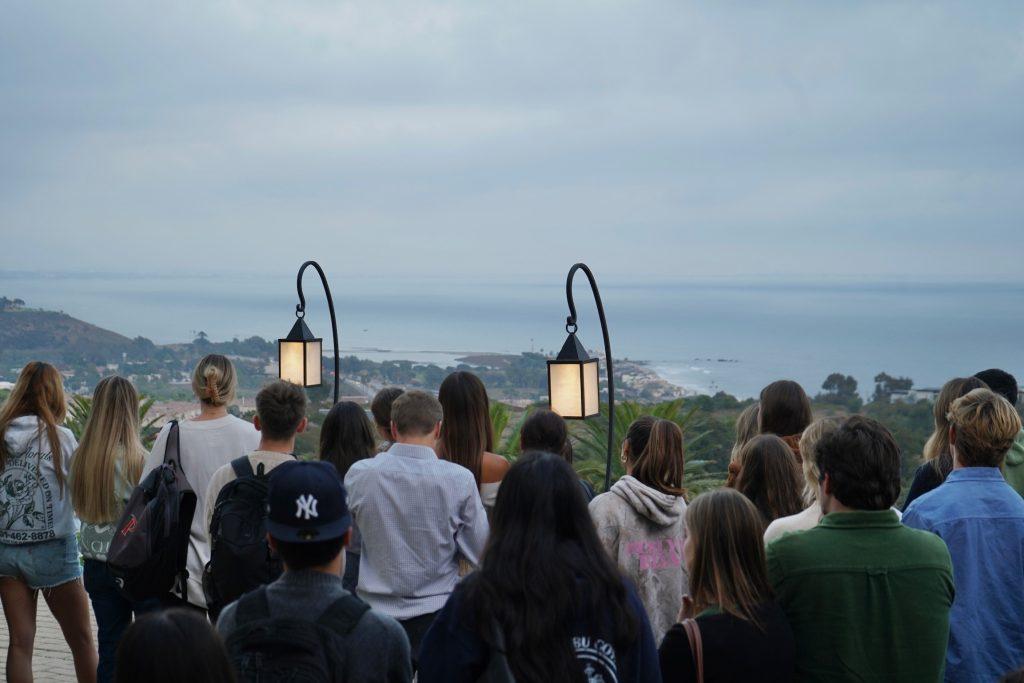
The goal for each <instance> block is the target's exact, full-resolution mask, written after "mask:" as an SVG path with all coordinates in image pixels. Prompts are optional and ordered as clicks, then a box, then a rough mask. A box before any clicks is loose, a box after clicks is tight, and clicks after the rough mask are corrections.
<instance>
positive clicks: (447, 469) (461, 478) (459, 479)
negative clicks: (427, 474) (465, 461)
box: [434, 458, 476, 491]
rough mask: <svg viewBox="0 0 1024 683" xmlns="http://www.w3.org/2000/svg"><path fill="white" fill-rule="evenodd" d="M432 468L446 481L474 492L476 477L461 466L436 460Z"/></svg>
mask: <svg viewBox="0 0 1024 683" xmlns="http://www.w3.org/2000/svg"><path fill="white" fill-rule="evenodd" d="M434 466H435V468H436V469H437V471H438V472H440V473H441V474H442V475H443V476H444V477H445V478H446V479H450V480H451V481H453V482H455V483H457V484H458V485H459V486H461V487H463V488H472V489H473V490H474V491H475V490H476V477H474V476H473V473H472V472H470V471H469V470H467V469H466V468H465V467H463V466H462V465H457V464H455V463H453V462H448V461H447V460H441V459H440V458H438V459H437V461H436V462H435V464H434Z"/></svg>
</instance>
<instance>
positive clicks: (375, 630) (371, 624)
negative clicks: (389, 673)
mask: <svg viewBox="0 0 1024 683" xmlns="http://www.w3.org/2000/svg"><path fill="white" fill-rule="evenodd" d="M352 635H353V637H354V638H356V639H358V640H364V641H367V642H372V643H373V644H374V648H373V649H374V650H377V651H383V650H384V649H387V648H393V647H396V646H397V647H403V646H404V648H405V649H408V648H409V645H408V638H407V636H406V635H405V629H403V628H402V625H401V624H399V623H398V621H396V620H395V619H394V618H393V617H389V616H388V615H386V614H384V613H383V612H377V611H376V610H372V609H371V610H367V611H366V612H365V613H364V614H363V616H362V618H361V619H360V620H359V623H358V624H356V627H355V628H354V629H353V630H352Z"/></svg>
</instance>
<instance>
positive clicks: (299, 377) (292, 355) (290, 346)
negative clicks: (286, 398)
mask: <svg viewBox="0 0 1024 683" xmlns="http://www.w3.org/2000/svg"><path fill="white" fill-rule="evenodd" d="M277 344H278V349H279V353H280V362H281V367H280V369H279V371H278V375H279V376H280V378H281V379H283V380H285V381H287V382H293V383H295V384H298V385H299V386H302V385H303V384H305V379H306V378H305V373H304V368H303V354H304V353H305V349H304V347H305V343H304V342H300V341H284V340H281V341H279V342H277Z"/></svg>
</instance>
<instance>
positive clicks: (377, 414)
mask: <svg viewBox="0 0 1024 683" xmlns="http://www.w3.org/2000/svg"><path fill="white" fill-rule="evenodd" d="M402 391H403V390H402V389H400V388H399V387H384V388H383V389H381V390H380V391H378V392H377V393H376V394H375V395H374V397H373V401H372V402H371V403H370V412H371V413H373V424H374V427H376V429H377V435H378V436H379V437H380V444H379V445H378V446H377V451H378V452H380V453H383V452H384V451H386V450H387V449H389V448H391V404H392V403H394V402H395V399H396V398H398V397H399V396H401V395H402Z"/></svg>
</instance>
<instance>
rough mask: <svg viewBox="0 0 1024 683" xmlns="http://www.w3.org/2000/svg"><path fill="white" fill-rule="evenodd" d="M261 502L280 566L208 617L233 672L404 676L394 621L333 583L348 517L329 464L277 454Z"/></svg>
mask: <svg viewBox="0 0 1024 683" xmlns="http://www.w3.org/2000/svg"><path fill="white" fill-rule="evenodd" d="M268 501H269V502H268V505H267V539H268V542H269V544H270V547H271V548H272V549H273V550H274V552H276V553H277V554H278V555H279V556H280V557H281V559H282V560H283V562H284V573H283V574H282V575H281V577H280V578H278V579H277V580H276V581H274V582H273V583H271V584H269V585H267V586H263V587H260V588H258V589H256V590H254V591H252V592H250V593H246V594H245V595H243V596H242V597H241V598H240V599H239V600H238V601H237V602H234V603H232V604H231V605H229V606H228V607H226V608H225V609H224V611H223V613H222V614H221V616H220V619H219V620H218V622H217V630H218V632H219V633H220V634H221V636H222V637H223V638H224V641H225V642H226V643H227V649H228V653H229V655H230V657H231V660H232V662H233V663H234V665H235V667H236V670H237V672H238V676H239V678H240V679H241V680H242V681H251V682H253V683H255V682H257V681H278V680H293V679H295V680H317V681H325V682H334V683H378V682H379V683H406V682H407V681H409V680H410V679H411V678H412V669H411V663H410V655H409V641H408V639H407V638H406V635H405V632H404V631H403V630H402V627H401V626H399V624H398V623H397V622H396V621H395V620H394V619H392V618H391V617H389V616H386V615H384V614H382V613H380V612H377V611H373V610H371V609H369V607H368V606H367V605H366V603H364V602H363V601H361V600H359V599H358V598H356V597H355V596H354V595H352V594H351V593H349V592H348V591H347V590H345V588H344V586H343V585H342V575H343V574H344V564H345V554H344V553H343V552H342V551H343V550H344V547H345V546H346V545H347V544H348V542H349V539H350V538H351V526H352V516H351V513H350V512H349V508H348V505H347V502H346V494H345V489H344V487H343V486H342V482H341V477H339V476H338V471H337V469H336V468H335V467H334V466H333V465H331V464H330V463H326V462H300V461H291V462H286V463H284V464H282V465H280V466H278V467H277V468H275V469H274V471H273V472H271V474H270V492H269V495H268Z"/></svg>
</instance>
